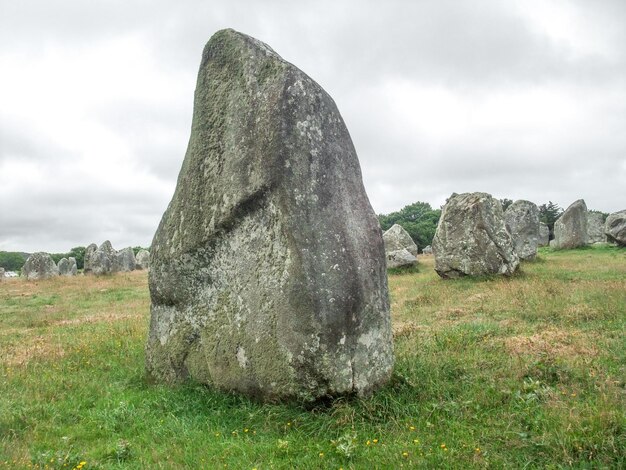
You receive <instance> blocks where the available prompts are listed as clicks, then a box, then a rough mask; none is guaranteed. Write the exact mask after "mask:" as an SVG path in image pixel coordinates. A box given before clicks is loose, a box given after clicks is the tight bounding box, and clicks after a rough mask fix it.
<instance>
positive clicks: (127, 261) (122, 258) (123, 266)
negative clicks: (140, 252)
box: [113, 246, 137, 272]
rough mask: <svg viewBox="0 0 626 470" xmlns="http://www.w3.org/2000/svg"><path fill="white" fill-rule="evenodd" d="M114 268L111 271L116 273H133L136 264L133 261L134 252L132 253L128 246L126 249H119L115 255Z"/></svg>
mask: <svg viewBox="0 0 626 470" xmlns="http://www.w3.org/2000/svg"><path fill="white" fill-rule="evenodd" d="M115 261H116V262H115V267H114V268H113V271H115V272H117V271H122V272H128V271H134V270H135V265H136V264H137V263H136V261H135V252H134V251H133V249H132V248H131V247H130V246H129V247H126V248H123V249H121V250H120V251H118V252H117V253H116V260H115Z"/></svg>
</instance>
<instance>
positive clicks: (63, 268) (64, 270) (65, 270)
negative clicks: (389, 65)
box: [57, 256, 77, 276]
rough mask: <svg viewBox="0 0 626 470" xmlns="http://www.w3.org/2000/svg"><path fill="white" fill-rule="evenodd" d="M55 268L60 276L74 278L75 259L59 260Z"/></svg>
mask: <svg viewBox="0 0 626 470" xmlns="http://www.w3.org/2000/svg"><path fill="white" fill-rule="evenodd" d="M57 266H58V268H59V275H60V276H76V272H77V269H76V258H74V257H72V256H70V257H69V258H61V259H60V260H59V264H58V265H57Z"/></svg>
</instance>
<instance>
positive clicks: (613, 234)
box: [604, 209, 626, 246]
mask: <svg viewBox="0 0 626 470" xmlns="http://www.w3.org/2000/svg"><path fill="white" fill-rule="evenodd" d="M604 232H605V234H606V238H607V241H609V242H611V243H617V244H618V245H620V246H626V209H624V210H622V211H619V212H614V213H613V214H611V215H609V216H608V217H607V218H606V222H605V224H604Z"/></svg>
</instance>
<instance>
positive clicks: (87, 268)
mask: <svg viewBox="0 0 626 470" xmlns="http://www.w3.org/2000/svg"><path fill="white" fill-rule="evenodd" d="M97 250H98V245H96V244H95V243H92V244H91V245H89V246H88V247H87V248H85V258H84V260H83V273H85V274H93V261H92V258H93V254H94V253H95V252H96V251H97Z"/></svg>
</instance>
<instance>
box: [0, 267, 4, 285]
mask: <svg viewBox="0 0 626 470" xmlns="http://www.w3.org/2000/svg"><path fill="white" fill-rule="evenodd" d="M2 281H4V268H0V282H2Z"/></svg>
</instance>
